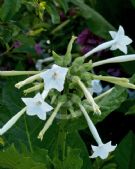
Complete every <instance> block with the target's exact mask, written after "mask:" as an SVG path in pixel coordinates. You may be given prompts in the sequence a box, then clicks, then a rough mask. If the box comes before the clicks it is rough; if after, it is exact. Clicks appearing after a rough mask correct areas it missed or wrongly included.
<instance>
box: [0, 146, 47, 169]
mask: <svg viewBox="0 0 135 169" xmlns="http://www.w3.org/2000/svg"><path fill="white" fill-rule="evenodd" d="M0 167H3V168H8V169H26V168H28V169H46V166H45V164H43V163H41V162H37V161H34V160H33V159H32V157H30V156H25V155H23V154H20V153H19V152H18V151H17V150H16V148H15V147H14V145H11V146H10V147H9V148H7V149H5V150H4V151H2V152H0Z"/></svg>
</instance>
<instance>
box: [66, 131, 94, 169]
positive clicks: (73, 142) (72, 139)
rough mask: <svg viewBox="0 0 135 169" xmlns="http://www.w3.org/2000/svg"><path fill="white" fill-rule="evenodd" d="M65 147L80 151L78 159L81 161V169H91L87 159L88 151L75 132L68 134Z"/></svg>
mask: <svg viewBox="0 0 135 169" xmlns="http://www.w3.org/2000/svg"><path fill="white" fill-rule="evenodd" d="M67 145H68V146H70V147H72V148H76V149H80V150H81V152H80V157H81V158H82V160H83V166H82V168H81V169H92V164H91V161H90V159H89V154H88V150H87V148H86V145H85V143H84V142H83V140H82V138H81V137H80V135H79V133H78V132H77V131H75V132H72V133H69V134H68V135H67Z"/></svg>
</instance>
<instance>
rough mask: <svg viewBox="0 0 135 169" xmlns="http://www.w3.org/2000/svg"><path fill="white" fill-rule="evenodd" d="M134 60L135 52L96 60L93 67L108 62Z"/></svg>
mask: <svg viewBox="0 0 135 169" xmlns="http://www.w3.org/2000/svg"><path fill="white" fill-rule="evenodd" d="M133 60H135V54H131V55H121V56H117V57H114V58H110V59H105V60H101V61H98V62H94V63H93V64H92V67H93V68H94V67H97V66H101V65H104V64H108V63H121V62H129V61H133Z"/></svg>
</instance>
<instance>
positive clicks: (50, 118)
mask: <svg viewBox="0 0 135 169" xmlns="http://www.w3.org/2000/svg"><path fill="white" fill-rule="evenodd" d="M62 104H63V103H61V102H60V103H58V105H57V107H56V108H55V110H54V111H53V113H52V114H51V116H50V117H49V119H48V120H47V122H46V123H45V125H44V127H43V129H42V130H41V131H40V133H39V135H38V138H39V139H41V141H42V140H43V137H44V134H45V132H46V131H47V130H48V128H49V127H50V126H51V125H52V123H53V121H54V118H55V117H56V115H57V113H58V111H59V109H60V107H61V106H62Z"/></svg>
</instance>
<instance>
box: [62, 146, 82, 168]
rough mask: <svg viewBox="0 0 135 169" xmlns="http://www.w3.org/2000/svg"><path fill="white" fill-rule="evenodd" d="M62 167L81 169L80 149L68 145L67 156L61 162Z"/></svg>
mask: <svg viewBox="0 0 135 169" xmlns="http://www.w3.org/2000/svg"><path fill="white" fill-rule="evenodd" d="M63 164H64V169H67V168H68V169H72V168H73V166H74V169H82V165H83V160H82V159H81V158H80V150H79V149H72V148H70V147H68V150H67V158H66V159H65V160H64V162H63Z"/></svg>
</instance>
